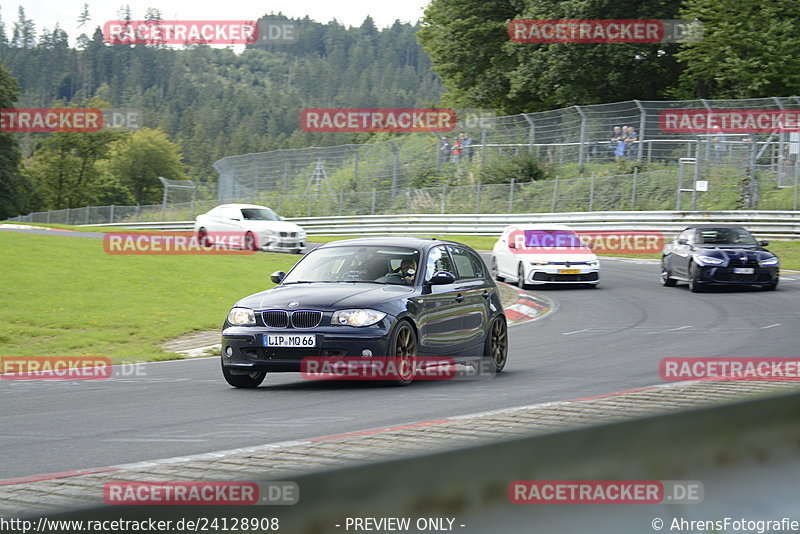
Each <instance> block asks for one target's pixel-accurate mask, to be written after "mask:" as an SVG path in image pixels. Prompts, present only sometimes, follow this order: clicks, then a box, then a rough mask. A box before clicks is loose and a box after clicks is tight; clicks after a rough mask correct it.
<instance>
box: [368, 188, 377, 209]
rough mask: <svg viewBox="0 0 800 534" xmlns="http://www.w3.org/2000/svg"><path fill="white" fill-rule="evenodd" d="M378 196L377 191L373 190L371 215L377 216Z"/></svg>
mask: <svg viewBox="0 0 800 534" xmlns="http://www.w3.org/2000/svg"><path fill="white" fill-rule="evenodd" d="M377 194H378V193H377V192H376V191H375V189H373V190H372V211H370V214H371V215H375V199H376V196H377Z"/></svg>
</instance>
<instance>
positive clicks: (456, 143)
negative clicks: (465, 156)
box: [453, 136, 461, 163]
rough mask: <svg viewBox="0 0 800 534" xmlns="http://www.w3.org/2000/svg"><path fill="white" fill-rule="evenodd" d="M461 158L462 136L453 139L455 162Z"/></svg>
mask: <svg viewBox="0 0 800 534" xmlns="http://www.w3.org/2000/svg"><path fill="white" fill-rule="evenodd" d="M460 160H461V136H458V137H456V139H455V141H453V163H458V162H459V161H460Z"/></svg>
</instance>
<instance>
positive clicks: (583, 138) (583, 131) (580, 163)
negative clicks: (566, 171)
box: [574, 106, 586, 172]
mask: <svg viewBox="0 0 800 534" xmlns="http://www.w3.org/2000/svg"><path fill="white" fill-rule="evenodd" d="M574 107H575V109H576V110H577V112H578V115H580V116H581V130H580V132H581V133H580V140H579V144H578V172H583V152H584V151H583V146H584V144H586V114H585V113H584V112H583V110H582V109H581V107H580V106H574Z"/></svg>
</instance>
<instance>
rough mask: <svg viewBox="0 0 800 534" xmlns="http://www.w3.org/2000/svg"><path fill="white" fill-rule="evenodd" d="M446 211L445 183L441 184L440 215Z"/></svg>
mask: <svg viewBox="0 0 800 534" xmlns="http://www.w3.org/2000/svg"><path fill="white" fill-rule="evenodd" d="M446 211H447V182H445V183H443V184H442V213H445V212H446Z"/></svg>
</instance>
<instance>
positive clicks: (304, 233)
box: [297, 230, 306, 237]
mask: <svg viewBox="0 0 800 534" xmlns="http://www.w3.org/2000/svg"><path fill="white" fill-rule="evenodd" d="M297 235H298V236H300V237H305V236H306V231H305V230H298V231H297Z"/></svg>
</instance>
